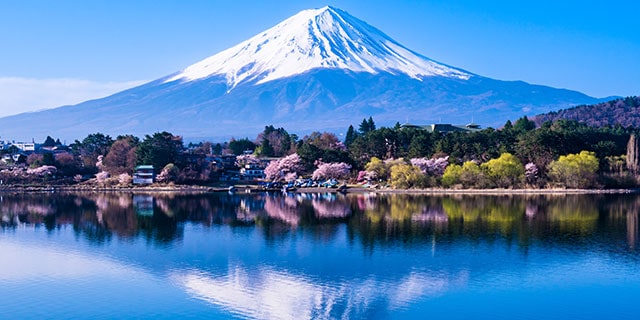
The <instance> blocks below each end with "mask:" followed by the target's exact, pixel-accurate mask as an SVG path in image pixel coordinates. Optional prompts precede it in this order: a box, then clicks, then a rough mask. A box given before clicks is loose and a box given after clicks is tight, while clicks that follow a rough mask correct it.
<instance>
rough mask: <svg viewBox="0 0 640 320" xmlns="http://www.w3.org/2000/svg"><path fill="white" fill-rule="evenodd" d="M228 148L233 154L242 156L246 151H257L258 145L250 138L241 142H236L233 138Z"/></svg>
mask: <svg viewBox="0 0 640 320" xmlns="http://www.w3.org/2000/svg"><path fill="white" fill-rule="evenodd" d="M228 148H229V150H231V152H232V153H233V154H235V155H241V154H242V153H244V151H245V150H255V149H256V144H255V143H253V142H252V141H251V140H249V139H248V138H244V139H240V140H235V139H233V138H231V141H229V144H228Z"/></svg>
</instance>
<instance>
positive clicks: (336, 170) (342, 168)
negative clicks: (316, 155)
mask: <svg viewBox="0 0 640 320" xmlns="http://www.w3.org/2000/svg"><path fill="white" fill-rule="evenodd" d="M350 172H351V165H348V164H346V163H344V162H334V163H321V164H320V165H318V169H316V170H315V171H314V172H313V176H312V179H313V180H320V179H342V178H346V177H348V176H349V173H350Z"/></svg>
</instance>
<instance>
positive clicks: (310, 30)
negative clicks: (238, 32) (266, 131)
mask: <svg viewBox="0 0 640 320" xmlns="http://www.w3.org/2000/svg"><path fill="white" fill-rule="evenodd" d="M316 68H333V69H348V70H351V71H354V72H369V73H378V72H389V73H393V74H399V73H404V74H407V75H408V76H410V77H413V78H416V79H422V78H423V77H427V76H445V77H454V78H459V79H465V80H466V79H468V78H469V77H470V76H471V74H469V73H466V72H464V71H462V70H459V69H455V68H452V67H449V66H446V65H443V64H440V63H437V62H435V61H433V60H430V59H428V58H426V57H423V56H421V55H419V54H416V53H414V52H413V51H411V50H409V49H407V48H405V47H404V46H402V45H400V44H399V43H397V42H395V41H394V40H393V39H391V38H390V37H389V36H387V35H386V34H384V33H383V32H381V31H380V30H378V29H376V28H374V27H372V26H370V25H368V24H367V23H366V22H364V21H362V20H359V19H357V18H355V17H353V16H351V15H349V14H348V13H346V12H344V11H342V10H340V9H337V8H333V7H329V6H327V7H323V8H320V9H310V10H304V11H301V12H299V13H298V14H296V15H294V16H292V17H290V18H288V19H286V20H284V21H283V22H281V23H280V24H278V25H276V26H275V27H273V28H271V29H269V30H266V31H264V32H262V33H260V34H258V35H256V36H254V37H252V38H250V39H249V40H246V41H244V42H242V43H240V44H238V45H236V46H234V47H232V48H229V49H227V50H224V51H222V52H220V53H218V54H216V55H214V56H211V57H209V58H206V59H204V60H202V61H200V62H198V63H196V64H194V65H191V66H189V67H187V68H186V69H184V70H183V71H181V72H179V73H178V74H176V75H174V76H173V77H171V78H169V79H168V80H167V82H170V81H175V80H183V81H192V80H197V79H202V78H206V77H210V76H214V75H223V76H225V77H226V79H227V84H228V85H229V87H231V88H233V87H235V86H236V85H237V84H239V83H241V82H243V81H256V82H257V83H265V82H268V81H272V80H275V79H279V78H285V77H290V76H293V75H296V74H300V73H303V72H306V71H309V70H311V69H316Z"/></svg>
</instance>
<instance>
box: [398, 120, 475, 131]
mask: <svg viewBox="0 0 640 320" xmlns="http://www.w3.org/2000/svg"><path fill="white" fill-rule="evenodd" d="M401 127H402V128H414V129H421V130H426V131H428V132H431V133H433V132H440V133H449V132H477V131H482V128H480V125H479V124H476V123H473V122H471V123H468V124H465V125H454V124H445V123H436V124H428V125H415V124H403V125H402V126H401Z"/></svg>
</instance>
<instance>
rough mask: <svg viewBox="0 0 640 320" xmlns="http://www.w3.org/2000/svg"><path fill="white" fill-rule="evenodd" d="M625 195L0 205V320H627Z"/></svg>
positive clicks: (634, 276)
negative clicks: (245, 319) (251, 319)
mask: <svg viewBox="0 0 640 320" xmlns="http://www.w3.org/2000/svg"><path fill="white" fill-rule="evenodd" d="M639 211H640V197H639V196H637V195H566V196H558V195H547V196H416V195H376V194H348V195H346V196H343V195H335V194H288V195H282V194H279V193H278V194H267V193H260V194H241V195H230V194H202V195H180V194H168V193H164V194H130V193H102V194H101V193H98V194H96V193H87V194H82V193H77V194H58V193H55V194H1V195H0V216H1V218H2V220H1V222H0V224H1V228H0V318H7V319H87V318H91V319H112V318H137V319H141V318H146V319H176V318H184V319H216V318H219V319H228V318H259V319H307V318H312V319H335V318H348V319H351V318H353V319H360V318H363V319H407V318H416V319H428V318H435V319H440V318H445V317H446V318H448V319H469V318H485V319H501V318H502V319H540V318H544V319H567V318H570V319H602V318H615V319H636V318H637V315H638V314H639V312H640V304H637V303H636V301H635V299H634V298H635V297H637V296H638V294H640V275H639V271H640V254H639V253H638V248H637V247H638V212H639Z"/></svg>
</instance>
